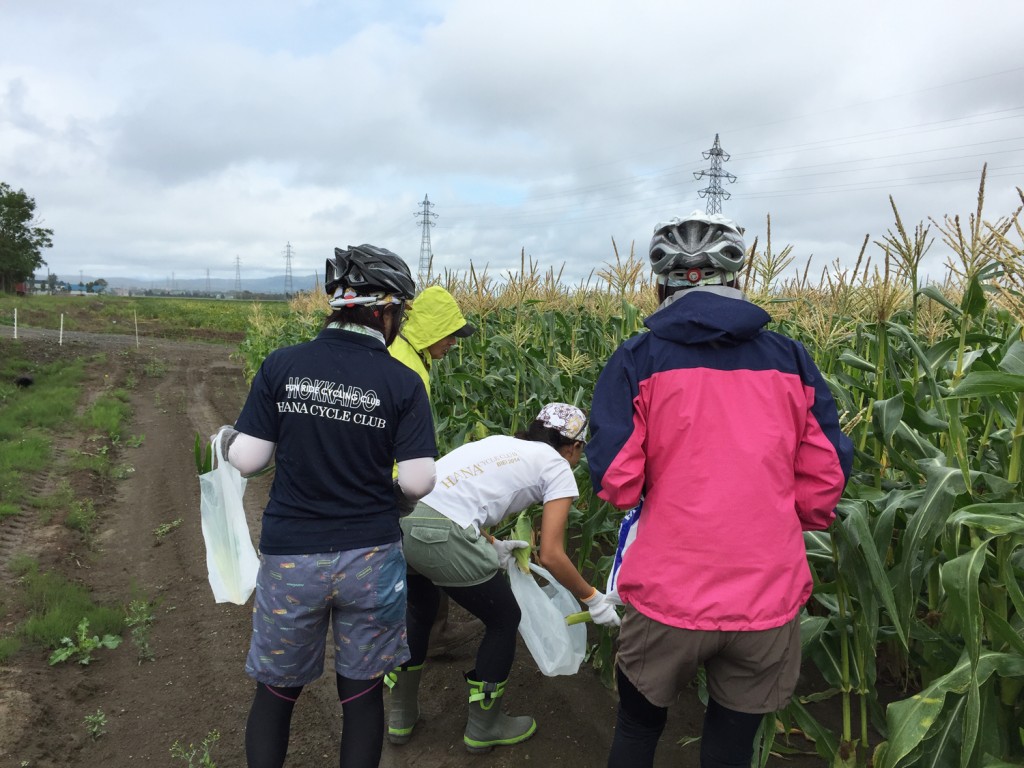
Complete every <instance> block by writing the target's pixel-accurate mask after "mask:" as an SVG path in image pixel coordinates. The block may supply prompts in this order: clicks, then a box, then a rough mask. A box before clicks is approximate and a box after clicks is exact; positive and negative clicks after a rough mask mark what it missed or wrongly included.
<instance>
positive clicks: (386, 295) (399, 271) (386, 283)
mask: <svg viewBox="0 0 1024 768" xmlns="http://www.w3.org/2000/svg"><path fill="white" fill-rule="evenodd" d="M324 289H325V290H326V292H327V295H328V296H330V297H331V299H330V304H331V306H332V307H334V308H335V309H337V308H339V307H350V306H357V305H368V304H401V303H402V302H403V301H408V300H409V299H411V298H412V297H413V296H415V295H416V283H415V282H414V281H413V279H412V273H411V272H410V271H409V265H408V264H406V263H405V262H404V261H403V260H402V258H401V257H400V256H398V255H397V254H395V253H392V252H391V251H389V250H388V249H387V248H378V247H377V246H375V245H365V244H364V245H350V246H349V247H348V249H347V250H342V249H341V248H335V249H334V258H333V259H327V264H326V266H325V267H324Z"/></svg>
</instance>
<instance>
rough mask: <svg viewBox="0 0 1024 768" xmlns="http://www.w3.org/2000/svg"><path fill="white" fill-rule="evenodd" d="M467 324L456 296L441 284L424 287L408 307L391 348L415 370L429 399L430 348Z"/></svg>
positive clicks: (393, 353) (392, 351)
mask: <svg viewBox="0 0 1024 768" xmlns="http://www.w3.org/2000/svg"><path fill="white" fill-rule="evenodd" d="M464 325H466V318H465V317H463V316H462V312H461V310H459V305H458V304H456V303H455V299H454V297H453V296H452V295H451V294H450V293H448V291H446V290H445V289H444V288H442V287H441V286H439V285H432V286H430V287H429V288H425V289H424V290H423V291H422V292H420V294H419V295H418V296H417V297H416V298H415V299H414V300H413V302H412V304H411V305H410V306H409V307H408V309H407V310H406V318H405V322H403V323H402V330H401V331H399V334H398V336H397V337H395V340H394V341H393V342H391V346H390V347H388V351H389V352H391V356H392V357H393V358H395V359H396V360H400V361H401V362H403V363H405V365H406V366H408V367H409V368H411V369H412V370H414V371H416V373H418V374H419V375H420V378H421V379H423V386H425V387H426V388H427V399H430V362H431V359H430V353H429V352H427V347H429V346H430V345H431V344H434V343H435V342H438V341H440V340H441V339H443V338H444V337H445V336H450V335H451V334H453V333H455V331H457V330H459V329H460V328H462V327H463V326H464Z"/></svg>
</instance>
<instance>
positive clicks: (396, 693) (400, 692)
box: [384, 664, 423, 744]
mask: <svg viewBox="0 0 1024 768" xmlns="http://www.w3.org/2000/svg"><path fill="white" fill-rule="evenodd" d="M422 674H423V665H422V664H420V665H419V666H416V667H399V668H398V669H396V670H394V671H392V672H388V674H387V677H385V678H384V682H385V684H386V685H387V686H388V687H389V688H390V689H391V709H390V711H389V712H388V742H390V743H391V744H405V743H406V742H408V741H409V739H411V738H412V729H413V728H415V727H416V721H417V720H419V718H420V705H419V700H418V699H419V690H420V676H421V675H422Z"/></svg>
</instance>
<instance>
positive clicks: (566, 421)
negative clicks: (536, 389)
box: [537, 403, 587, 440]
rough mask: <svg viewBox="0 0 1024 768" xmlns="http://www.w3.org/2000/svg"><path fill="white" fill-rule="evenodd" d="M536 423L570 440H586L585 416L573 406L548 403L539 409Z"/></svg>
mask: <svg viewBox="0 0 1024 768" xmlns="http://www.w3.org/2000/svg"><path fill="white" fill-rule="evenodd" d="M537 421H539V422H540V423H541V424H543V425H544V426H545V427H550V428H551V429H554V430H557V431H558V433H559V434H561V435H562V436H564V437H567V438H569V439H570V440H586V432H587V414H585V413H584V412H583V411H581V410H580V409H579V408H577V407H576V406H575V405H569V404H568V403H548V404H547V405H545V406H544V407H543V408H541V409H540V413H538V414H537Z"/></svg>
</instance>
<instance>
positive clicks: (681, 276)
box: [650, 211, 746, 285]
mask: <svg viewBox="0 0 1024 768" xmlns="http://www.w3.org/2000/svg"><path fill="white" fill-rule="evenodd" d="M650 258H651V267H652V268H653V270H654V274H655V275H657V276H658V282H660V283H673V284H680V285H686V284H690V285H698V284H700V283H702V282H704V281H706V280H709V279H712V278H715V277H722V278H723V279H726V280H728V279H732V277H734V276H735V273H737V272H739V271H740V270H741V269H743V265H744V263H745V262H746V246H745V245H744V244H743V232H742V230H741V229H740V228H739V226H737V224H736V222H734V221H732V220H731V219H727V218H725V217H724V216H723V215H722V214H720V213H711V214H708V213H701V212H700V211H694V212H693V213H691V214H689V215H688V216H684V217H682V218H674V219H670V220H669V221H666V222H663V223H661V224H658V226H656V227H655V228H654V237H652V238H651V248H650Z"/></svg>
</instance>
